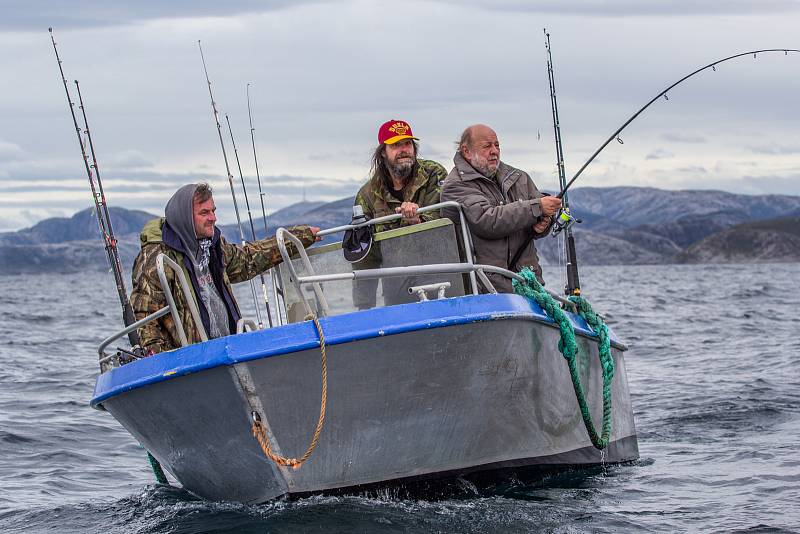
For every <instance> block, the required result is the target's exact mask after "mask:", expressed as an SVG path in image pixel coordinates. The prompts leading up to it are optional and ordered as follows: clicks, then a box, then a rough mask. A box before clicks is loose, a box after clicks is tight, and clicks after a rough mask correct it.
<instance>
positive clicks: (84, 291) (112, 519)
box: [0, 264, 800, 534]
mask: <svg viewBox="0 0 800 534" xmlns="http://www.w3.org/2000/svg"><path fill="white" fill-rule="evenodd" d="M581 275H582V276H581V280H582V282H583V287H584V292H585V295H586V296H587V297H588V298H589V299H590V301H591V302H592V303H593V304H594V306H595V309H596V310H598V311H600V312H601V313H603V314H604V316H605V317H606V320H607V321H608V322H609V323H610V324H611V325H612V326H613V328H614V329H615V331H616V333H617V334H618V335H619V336H620V337H621V338H622V339H623V340H625V341H626V342H627V343H628V344H629V346H630V351H629V352H628V353H627V354H626V365H627V370H628V379H629V382H630V390H631V396H632V402H633V408H634V414H635V419H636V427H637V431H638V437H639V449H640V453H641V459H640V460H639V461H637V462H634V463H632V464H627V465H615V466H608V465H607V466H604V467H597V468H591V469H583V470H574V471H569V472H563V473H550V474H548V475H545V476H542V477H539V478H536V479H534V480H526V481H524V482H523V481H514V480H511V481H510V482H507V483H504V484H502V485H498V486H495V487H490V488H481V489H478V488H476V487H474V486H472V485H471V484H469V483H467V482H466V481H464V483H463V484H461V485H458V486H457V488H456V490H455V491H453V492H452V494H443V495H440V496H438V497H436V498H427V499H421V498H419V497H410V496H408V495H406V494H403V493H402V492H397V491H392V490H385V491H382V492H378V493H372V494H356V495H348V496H336V497H330V496H327V497H310V498H305V499H300V500H294V501H277V502H273V503H267V504H263V505H258V506H247V505H242V504H237V503H211V502H204V501H201V500H198V499H196V498H194V497H193V496H192V495H190V494H188V493H187V492H185V491H183V490H181V489H179V488H177V487H164V486H161V487H159V486H156V485H155V483H154V478H153V473H152V471H151V470H150V467H149V465H148V463H147V458H146V455H145V452H144V450H143V449H142V448H141V447H140V446H139V444H138V443H137V442H136V440H135V439H133V438H132V437H131V436H130V435H129V434H128V433H127V432H126V431H125V430H124V429H123V428H122V427H121V426H120V425H119V424H118V423H117V422H116V421H115V420H114V419H113V418H112V417H111V416H110V415H109V414H107V413H104V412H100V411H96V410H93V409H91V408H89V406H88V401H89V399H90V397H91V395H92V389H93V385H94V380H95V377H96V373H97V371H98V366H97V353H96V350H97V345H98V344H99V342H100V340H101V339H102V338H104V337H105V336H106V335H108V334H109V333H110V332H111V331H112V330H115V329H118V328H120V326H121V325H120V309H119V305H118V304H117V302H116V293H115V288H114V285H113V281H112V278H111V277H110V275H108V274H107V273H86V274H75V275H36V276H0V532H58V533H62V532H81V533H84V532H86V533H92V532H96V533H103V534H111V533H115V532H137V533H146V532H169V533H190V532H191V533H195V532H259V533H261V532H376V531H378V532H426V533H427V532H536V531H545V532H587V531H591V532H623V531H624V532H632V531H641V532H644V531H649V532H651V531H657V532H658V531H660V532H679V531H681V532H686V531H690V532H791V531H800V504H798V503H800V317H799V312H800V295H798V292H797V289H798V288H797V286H798V283H800V264H779V265H695V266H690V265H661V266H613V267H611V266H608V267H586V268H584V269H582V272H581ZM547 276H548V279H552V280H553V282H551V285H553V286H554V285H558V274H554V273H547ZM554 289H555V288H554ZM237 291H238V295H239V301H240V302H241V303H242V305H243V306H244V307H250V308H252V304H251V302H252V298H251V297H250V293H249V288H248V287H247V286H244V287H240V288H238V289H237ZM565 365H566V364H565Z"/></svg>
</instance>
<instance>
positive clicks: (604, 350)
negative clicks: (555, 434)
mask: <svg viewBox="0 0 800 534" xmlns="http://www.w3.org/2000/svg"><path fill="white" fill-rule="evenodd" d="M518 274H519V275H520V276H521V277H522V278H524V279H525V282H520V281H518V280H513V281H512V285H513V287H514V292H515V293H517V294H518V295H522V296H524V297H527V298H530V299H533V300H535V301H536V303H537V304H539V306H541V307H542V309H543V310H544V311H545V313H546V314H547V315H549V316H550V317H552V318H553V320H554V321H555V323H556V324H557V325H558V329H559V330H560V332H561V338H560V339H559V341H558V350H559V351H561V354H563V355H564V358H565V359H566V360H567V365H568V366H569V374H570V376H571V377H572V387H573V389H574V390H575V397H576V398H577V399H578V406H580V410H581V415H582V416H583V423H584V425H585V426H586V431H587V432H588V433H589V439H590V440H591V441H592V445H594V446H595V447H596V448H597V449H600V450H602V449H604V448H606V446H608V440H609V438H610V437H611V422H612V415H611V382H612V380H613V378H614V358H613V357H612V356H611V339H610V338H609V336H608V327H607V326H606V325H605V323H604V322H603V320H602V319H601V318H600V317H599V316H598V315H597V314H596V313H595V312H594V310H592V306H591V305H590V304H589V301H587V300H586V299H584V298H583V297H575V296H573V297H569V300H570V301H572V302H574V303H575V306H576V308H577V309H578V314H579V315H580V316H581V317H583V318H584V319H585V320H586V323H587V324H588V325H589V327H590V328H591V329H592V331H594V332H595V333H596V334H597V336H598V341H599V343H598V349H599V354H600V366H601V368H602V369H603V424H602V435H600V436H598V435H597V430H596V429H595V426H594V422H593V421H592V414H591V412H590V411H589V404H588V403H587V402H586V394H585V393H584V390H583V384H582V383H581V377H580V373H579V372H578V365H577V362H576V357H575V356H576V354H577V353H578V344H577V343H576V341H575V328H574V327H573V326H572V322H571V321H570V320H569V318H568V317H567V315H566V314H565V313H564V311H563V310H562V309H561V307H560V306H559V304H558V301H556V299H554V298H553V297H551V296H550V294H549V293H547V291H546V290H545V289H544V288H543V287H542V285H541V284H540V283H539V281H538V280H537V279H536V274H535V273H534V272H533V271H532V270H530V269H529V268H527V267H526V268H524V269H523V270H522V271H520V272H519V273H518Z"/></svg>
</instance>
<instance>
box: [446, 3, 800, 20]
mask: <svg viewBox="0 0 800 534" xmlns="http://www.w3.org/2000/svg"><path fill="white" fill-rule="evenodd" d="M440 1H441V2H443V3H454V4H455V3H457V4H459V5H464V4H471V5H473V6H475V7H480V8H485V9H492V10H504V11H518V12H529V13H540V14H558V15H590V16H597V17H625V16H654V17H656V16H664V15H674V16H692V15H721V14H726V15H750V14H758V13H765V12H772V13H790V12H794V11H798V10H800V4H798V2H797V1H795V0H759V1H758V2H753V1H752V0H705V1H703V2H696V1H694V0H651V1H649V2H642V1H640V0H588V1H583V2H564V1H560V0H538V1H536V2H531V1H529V0H440Z"/></svg>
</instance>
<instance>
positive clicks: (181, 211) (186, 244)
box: [164, 184, 200, 263]
mask: <svg viewBox="0 0 800 534" xmlns="http://www.w3.org/2000/svg"><path fill="white" fill-rule="evenodd" d="M196 189H197V184H186V185H184V186H182V187H181V188H180V189H178V190H177V191H175V194H174V195H172V198H170V199H169V202H167V207H166V208H164V215H165V216H166V220H167V224H168V225H169V227H170V228H171V229H172V231H174V232H175V234H177V236H178V238H179V239H180V241H181V244H182V245H183V249H184V250H186V251H187V252H188V253H189V255H190V257H191V259H192V263H197V251H198V249H199V248H200V245H199V243H198V242H197V237H196V235H197V234H195V231H194V216H193V214H192V198H193V197H194V192H195V190H196Z"/></svg>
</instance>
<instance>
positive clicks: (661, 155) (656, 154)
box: [644, 148, 675, 159]
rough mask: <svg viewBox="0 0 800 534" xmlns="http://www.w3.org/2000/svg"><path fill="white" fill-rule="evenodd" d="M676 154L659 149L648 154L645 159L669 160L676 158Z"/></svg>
mask: <svg viewBox="0 0 800 534" xmlns="http://www.w3.org/2000/svg"><path fill="white" fill-rule="evenodd" d="M674 157H675V154H673V153H672V152H670V151H669V150H664V149H663V148H657V149H655V150H653V151H652V152H650V153H649V154H647V155H646V156H645V157H644V159H669V158H674Z"/></svg>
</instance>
